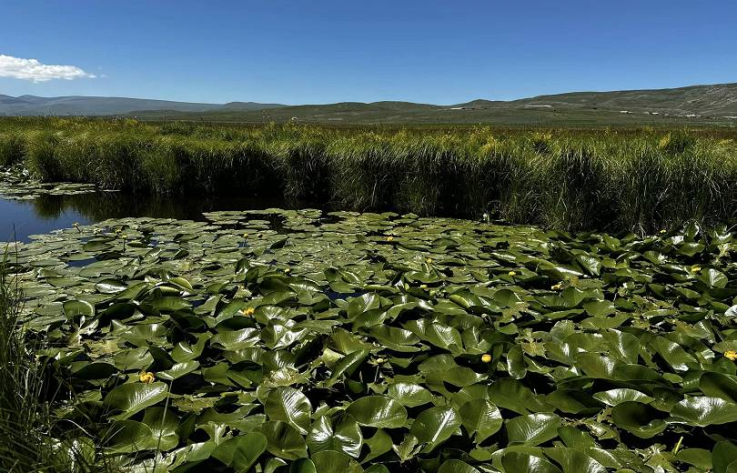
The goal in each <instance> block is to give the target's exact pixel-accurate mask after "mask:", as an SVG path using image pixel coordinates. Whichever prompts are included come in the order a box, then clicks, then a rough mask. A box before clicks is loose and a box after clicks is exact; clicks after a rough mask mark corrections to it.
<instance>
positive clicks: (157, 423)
mask: <svg viewBox="0 0 737 473" xmlns="http://www.w3.org/2000/svg"><path fill="white" fill-rule="evenodd" d="M143 423H144V424H146V425H147V426H148V427H149V428H150V429H151V433H152V436H151V443H152V444H153V445H156V449H157V450H161V451H163V452H166V451H169V450H171V449H173V448H174V447H176V446H177V445H178V444H179V435H178V434H177V428H178V427H179V418H178V417H177V416H176V415H175V414H174V413H173V412H172V410H171V409H165V408H163V407H150V408H148V409H146V413H145V414H144V416H143Z"/></svg>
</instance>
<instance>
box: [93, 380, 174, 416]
mask: <svg viewBox="0 0 737 473" xmlns="http://www.w3.org/2000/svg"><path fill="white" fill-rule="evenodd" d="M167 395H168V394H167V386H166V384H164V383H153V384H143V383H129V384H124V385H122V386H118V387H117V388H115V389H113V390H112V391H110V392H109V393H108V394H107V396H105V399H104V401H103V402H104V404H105V406H107V407H109V408H111V409H118V410H120V411H123V412H122V414H119V415H117V416H112V417H111V418H113V419H117V420H123V419H127V418H129V417H130V416H132V415H134V414H135V413H137V412H139V411H141V410H143V409H145V408H147V407H150V406H153V405H154V404H157V403H159V402H161V401H163V400H164V399H166V397H167Z"/></svg>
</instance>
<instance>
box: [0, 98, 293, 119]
mask: <svg viewBox="0 0 737 473" xmlns="http://www.w3.org/2000/svg"><path fill="white" fill-rule="evenodd" d="M280 106H281V105H277V104H257V103H253V102H233V103H229V104H225V105H222V104H211V103H189V102H172V101H168V100H151V99H135V98H127V97H84V96H69V97H36V96H34V95H22V96H20V97H11V96H8V95H0V115H13V116H37V115H55V116H69V115H84V116H98V115H125V114H129V113H132V112H142V111H145V112H152V111H167V112H172V113H177V112H206V111H212V110H220V109H222V110H237V111H253V110H261V109H264V108H273V107H280Z"/></svg>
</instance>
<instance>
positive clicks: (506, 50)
mask: <svg viewBox="0 0 737 473" xmlns="http://www.w3.org/2000/svg"><path fill="white" fill-rule="evenodd" d="M0 55H6V56H10V57H11V58H20V59H37V60H38V61H40V63H42V64H46V65H71V66H76V67H77V68H80V69H82V70H83V71H85V72H86V73H87V74H94V75H95V76H96V77H95V78H89V77H87V78H77V79H75V80H48V81H45V82H33V81H32V80H27V79H17V78H9V77H0V94H8V95H21V94H35V95H44V96H52V95H119V96H132V97H147V98H162V99H170V100H183V101H198V102H227V101H234V100H241V101H258V102H281V103H288V104H300V103H327V102H337V101H377V100H408V101H415V102H432V103H442V104H448V103H458V102H463V101H467V100H470V99H474V98H488V99H513V98H520V97H525V96H531V95H538V94H544V93H557V92H565V91H574V90H615V89H633V88H660V87H677V86H683V85H692V84H704V83H722V82H737V2H734V1H733V0H700V1H693V0H690V1H688V0H617V1H616V2H614V1H611V2H610V1H602V0H590V1H583V0H575V1H564V0H559V1H551V0H535V1H522V0H516V1H492V0H486V1H481V0H468V1H465V0H409V1H400V0H364V1H351V0H340V1H334V0H239V1H232V0H231V1H221V0H210V1H203V0H199V1H190V0H176V1H175V0H147V1H142V0H125V1H102V0H94V1H93V0H66V1H62V0H0ZM6 75H7V74H6Z"/></svg>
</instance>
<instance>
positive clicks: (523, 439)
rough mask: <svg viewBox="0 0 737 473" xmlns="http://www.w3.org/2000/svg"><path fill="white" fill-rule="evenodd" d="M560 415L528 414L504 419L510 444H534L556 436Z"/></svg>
mask: <svg viewBox="0 0 737 473" xmlns="http://www.w3.org/2000/svg"><path fill="white" fill-rule="evenodd" d="M560 423H561V420H560V417H558V416H557V415H555V414H545V413H540V414H529V415H524V416H519V417H515V418H513V419H510V420H508V421H506V428H507V437H508V438H509V443H510V444H515V443H522V444H525V445H530V446H536V445H540V444H541V443H545V442H547V441H548V440H552V439H554V438H556V437H557V436H558V427H560Z"/></svg>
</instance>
